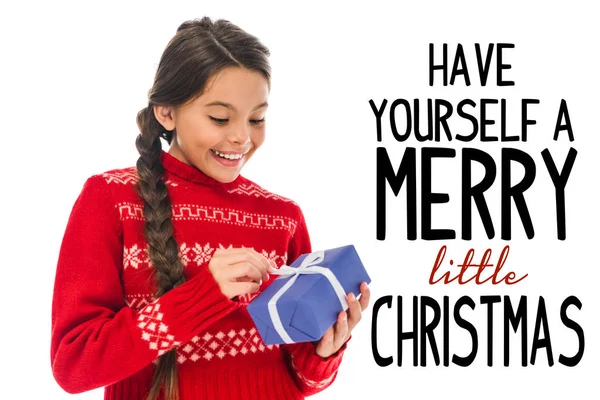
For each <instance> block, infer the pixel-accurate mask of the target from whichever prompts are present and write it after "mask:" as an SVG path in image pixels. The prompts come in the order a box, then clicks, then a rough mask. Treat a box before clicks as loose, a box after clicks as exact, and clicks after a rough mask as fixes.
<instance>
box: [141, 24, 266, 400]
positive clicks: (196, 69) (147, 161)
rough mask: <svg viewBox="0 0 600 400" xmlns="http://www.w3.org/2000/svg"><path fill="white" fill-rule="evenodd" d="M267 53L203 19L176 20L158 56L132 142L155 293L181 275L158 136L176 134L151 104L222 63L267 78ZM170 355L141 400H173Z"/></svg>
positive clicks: (188, 92) (186, 94) (185, 93)
mask: <svg viewBox="0 0 600 400" xmlns="http://www.w3.org/2000/svg"><path fill="white" fill-rule="evenodd" d="M269 55H270V54H269V50H268V49H267V48H266V47H265V46H264V45H263V44H262V43H260V41H259V40H258V39H257V38H256V37H255V36H252V35H250V34H248V33H246V32H245V31H243V30H242V29H240V28H239V27H237V26H236V25H234V24H232V23H231V22H229V21H227V20H224V19H219V20H216V21H214V22H213V21H212V20H211V19H210V18H209V17H203V18H201V19H194V20H189V21H185V22H184V23H182V24H181V25H180V26H179V28H177V32H176V34H175V36H174V37H173V38H172V39H171V40H170V41H169V43H168V45H167V47H166V49H165V50H164V52H163V54H162V56H161V59H160V62H159V65H158V69H157V71H156V75H155V77H154V84H153V86H152V88H151V89H150V91H149V92H148V107H146V108H144V109H142V110H140V111H139V112H138V114H137V125H138V128H139V130H140V134H139V135H138V136H137V138H136V142H135V144H136V148H137V150H138V152H139V154H140V156H139V158H138V160H137V163H136V169H137V174H138V176H139V179H138V180H137V182H136V184H135V190H136V192H137V194H138V195H139V196H140V198H141V199H142V200H143V202H144V218H145V225H144V235H145V238H146V241H147V242H148V256H149V258H150V261H151V263H152V264H153V267H154V270H155V278H156V287H157V290H156V297H160V296H162V295H163V294H165V293H166V292H168V291H169V290H171V289H173V288H176V287H177V286H179V285H181V284H183V283H184V282H185V277H184V274H183V271H184V266H183V263H182V262H181V260H180V258H179V247H178V244H177V242H176V241H175V238H174V237H173V223H172V221H171V200H170V198H169V192H168V190H167V187H166V185H165V182H164V179H163V173H164V167H163V165H162V162H161V161H160V153H161V150H162V145H161V138H162V139H164V140H166V141H167V143H168V144H171V141H172V140H173V135H174V134H175V135H176V134H177V132H176V129H173V130H171V131H167V130H165V128H164V127H163V126H162V125H161V124H160V122H159V121H158V120H157V119H156V117H155V114H154V106H155V105H161V106H172V107H178V106H181V105H184V104H186V103H187V102H189V101H193V100H195V99H196V98H197V97H199V96H200V95H201V94H202V92H203V91H204V89H205V86H206V82H207V81H208V80H209V78H210V77H211V76H213V75H214V74H215V73H217V72H219V71H220V70H221V69H223V68H225V67H231V66H233V67H242V68H246V69H249V70H253V71H257V72H260V73H262V74H263V75H264V76H265V78H266V79H267V81H268V82H270V78H271V69H270V66H269V62H268V57H269ZM176 354H177V353H176V350H175V349H172V350H170V351H168V352H166V353H164V354H163V355H161V356H160V357H159V359H158V364H157V366H156V369H155V373H154V377H153V379H152V385H151V388H150V392H149V394H148V398H147V400H155V399H156V398H157V397H158V395H159V393H160V391H161V389H163V388H164V391H165V399H166V400H178V399H179V391H178V380H177V359H176Z"/></svg>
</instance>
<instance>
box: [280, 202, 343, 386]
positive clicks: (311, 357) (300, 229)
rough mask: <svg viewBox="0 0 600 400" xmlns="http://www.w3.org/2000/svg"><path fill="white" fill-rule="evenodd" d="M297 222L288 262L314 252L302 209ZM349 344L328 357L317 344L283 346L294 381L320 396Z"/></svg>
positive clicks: (335, 373)
mask: <svg viewBox="0 0 600 400" xmlns="http://www.w3.org/2000/svg"><path fill="white" fill-rule="evenodd" d="M297 221H298V223H297V226H296V231H295V233H294V235H293V236H292V238H291V240H290V243H289V245H288V262H289V263H291V262H293V261H294V260H295V259H296V258H298V257H299V256H300V255H301V254H304V253H310V252H312V247H311V243H310V236H309V234H308V230H307V227H306V221H305V219H304V215H303V213H302V210H301V209H300V208H298V217H297ZM347 343H348V341H346V343H344V344H343V345H342V347H341V348H340V349H339V350H338V351H337V352H336V353H334V354H332V355H331V356H329V357H327V358H323V357H321V356H319V355H318V354H317V352H316V349H317V342H305V343H291V344H283V345H281V348H282V350H283V351H284V353H285V354H286V360H287V362H288V367H289V370H290V371H291V373H292V375H293V377H294V381H295V382H296V385H297V386H298V388H299V389H300V391H301V392H302V393H303V394H304V395H305V396H310V395H313V394H315V393H318V392H320V391H322V390H323V389H325V388H327V387H328V386H330V385H331V384H332V383H333V381H334V380H335V378H336V376H337V372H338V368H339V366H340V363H341V362H342V357H343V354H344V350H345V349H346V345H347Z"/></svg>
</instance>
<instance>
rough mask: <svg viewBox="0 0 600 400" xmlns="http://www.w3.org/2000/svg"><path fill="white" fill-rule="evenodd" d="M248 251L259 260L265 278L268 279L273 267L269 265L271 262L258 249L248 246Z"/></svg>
mask: <svg viewBox="0 0 600 400" xmlns="http://www.w3.org/2000/svg"><path fill="white" fill-rule="evenodd" d="M246 250H248V251H249V252H250V254H251V255H252V256H253V257H254V258H255V259H256V260H257V261H258V262H260V263H261V264H262V265H263V266H264V267H265V271H266V272H265V275H266V276H265V278H264V279H265V280H268V279H269V272H273V267H272V266H271V263H270V262H269V260H268V259H267V258H266V257H265V256H264V255H262V254H260V253H259V252H258V251H256V250H254V249H252V248H249V249H246Z"/></svg>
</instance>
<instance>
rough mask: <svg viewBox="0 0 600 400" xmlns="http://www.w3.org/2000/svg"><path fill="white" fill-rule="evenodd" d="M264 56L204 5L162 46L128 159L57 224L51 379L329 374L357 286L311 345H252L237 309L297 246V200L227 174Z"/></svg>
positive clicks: (314, 380) (249, 384)
mask: <svg viewBox="0 0 600 400" xmlns="http://www.w3.org/2000/svg"><path fill="white" fill-rule="evenodd" d="M268 56H269V51H268V49H267V48H266V47H264V46H263V45H262V44H261V43H260V42H259V41H258V40H257V39H256V38H255V37H254V36H251V35H249V34H247V33H246V32H244V31H243V30H241V29H240V28H238V27H237V26H235V25H233V24H231V23H230V22H228V21H226V20H217V21H214V22H213V21H211V20H210V19H209V18H208V17H204V18H202V19H201V20H193V21H187V22H184V23H183V24H182V25H181V26H180V27H179V28H178V30H177V33H176V35H175V36H174V37H173V39H172V40H171V41H170V42H169V44H168V45H167V47H166V49H165V51H164V53H163V55H162V57H161V60H160V63H159V66H158V69H157V72H156V76H155V79H154V85H153V86H152V88H151V90H150V92H149V101H148V106H147V107H146V108H144V109H143V110H141V111H140V112H139V113H138V115H137V123H138V126H139V129H140V132H141V133H140V135H139V136H138V137H137V139H136V146H137V149H138V151H139V153H140V157H139V159H138V160H137V163H136V166H135V167H129V168H122V169H113V170H110V171H106V172H103V173H100V174H96V175H93V176H91V177H90V178H88V179H87V181H86V182H85V184H84V185H83V189H82V191H81V193H80V195H79V197H78V198H77V200H76V202H75V204H74V206H73V210H72V212H71V215H70V217H69V221H68V224H67V227H66V230H65V234H64V238H63V241H62V246H61V249H60V255H59V260H58V266H57V271H56V280H55V286H54V298H53V304H52V337H51V361H52V371H53V373H54V377H55V379H56V381H57V382H58V384H59V385H60V386H61V387H62V388H63V389H64V390H65V391H67V392H69V393H80V392H84V391H88V390H92V389H96V388H100V387H105V391H104V393H105V395H104V396H105V397H104V398H105V399H115V400H116V399H129V400H137V399H139V400H141V399H169V400H172V399H184V400H187V399H303V398H304V396H307V395H311V394H314V393H317V392H319V391H322V390H323V389H325V388H327V387H328V386H329V385H331V383H332V382H333V381H334V379H335V378H336V375H337V371H338V367H339V365H340V362H341V360H342V356H343V353H344V351H345V349H346V343H347V342H348V340H349V339H350V334H351V331H352V329H353V328H354V326H355V325H356V324H357V323H358V321H359V320H360V317H361V312H362V310H363V309H364V308H365V307H366V306H367V305H368V301H369V291H368V288H367V285H366V283H363V284H362V286H361V295H360V299H356V298H355V297H353V296H352V295H349V296H348V303H349V309H348V311H347V312H341V313H340V314H339V316H338V320H337V321H336V323H335V324H334V325H333V326H332V327H331V328H330V329H329V330H328V331H327V332H326V333H325V335H324V336H323V338H322V339H321V340H319V341H318V342H314V343H297V344H285V345H269V346H266V345H265V344H264V343H263V342H262V340H261V338H260V336H259V334H258V332H257V330H256V328H255V326H254V323H253V321H252V319H251V318H250V316H249V315H248V312H247V310H246V306H247V304H248V303H249V302H250V301H251V300H252V299H253V298H254V297H256V295H258V294H259V293H260V292H262V291H263V290H264V288H265V287H267V286H268V285H269V284H270V283H271V282H272V280H273V279H274V277H273V276H272V275H269V273H272V272H273V271H274V270H275V269H277V268H279V267H281V266H282V265H286V264H290V263H291V262H292V261H294V260H295V259H296V258H297V257H298V256H299V255H301V254H303V253H308V252H311V244H310V239H309V235H308V231H307V227H306V223H305V220H304V216H303V214H302V211H301V209H300V208H299V207H298V205H297V204H296V203H295V202H293V201H292V200H290V199H288V198H285V197H283V196H279V195H277V194H274V193H272V192H269V191H267V190H265V189H263V188H262V187H260V186H259V185H257V184H255V183H254V182H252V181H250V180H248V179H246V178H244V177H243V176H242V175H240V171H241V169H242V167H243V166H244V165H245V164H246V163H247V162H248V160H249V159H250V158H251V157H252V156H253V155H254V154H255V153H256V151H257V150H258V149H259V147H260V146H261V144H262V143H263V141H264V139H265V115H266V112H267V108H268V95H269V91H270V67H269V64H268ZM161 140H165V141H166V142H167V143H168V144H169V145H170V147H169V150H168V152H166V151H164V150H163V149H162V145H161Z"/></svg>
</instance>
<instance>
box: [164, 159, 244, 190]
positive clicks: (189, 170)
mask: <svg viewBox="0 0 600 400" xmlns="http://www.w3.org/2000/svg"><path fill="white" fill-rule="evenodd" d="M160 161H161V162H162V164H163V167H164V169H165V170H166V171H167V172H169V173H171V174H173V175H176V176H178V177H179V178H181V179H184V180H186V181H189V182H193V183H199V184H202V185H209V186H222V187H224V188H230V187H233V186H235V185H237V183H238V182H239V181H240V180H241V176H240V175H238V176H237V178H235V180H233V181H232V182H228V183H224V182H220V181H218V180H216V179H215V178H213V177H211V176H208V175H206V174H205V173H204V172H202V171H201V170H200V169H198V168H196V167H194V166H192V165H189V164H186V163H184V162H183V161H181V160H179V159H178V158H176V157H175V156H173V155H171V154H170V153H168V152H166V151H165V150H161V151H160Z"/></svg>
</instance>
